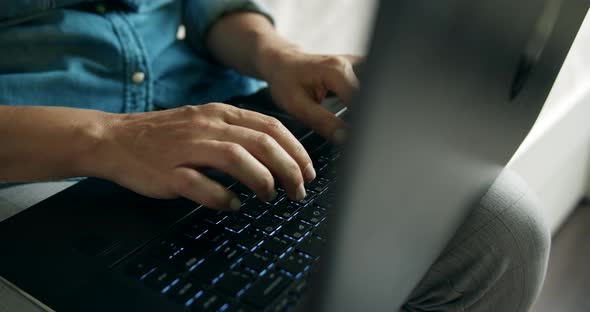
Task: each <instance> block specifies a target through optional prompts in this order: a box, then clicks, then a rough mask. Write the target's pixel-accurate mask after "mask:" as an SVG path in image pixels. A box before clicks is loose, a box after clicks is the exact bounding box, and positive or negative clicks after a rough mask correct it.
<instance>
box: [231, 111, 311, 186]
mask: <svg viewBox="0 0 590 312" xmlns="http://www.w3.org/2000/svg"><path fill="white" fill-rule="evenodd" d="M226 122H228V123H229V124H232V125H235V126H240V127H244V128H250V129H253V130H256V131H258V132H262V133H266V134H268V135H270V136H271V137H272V138H273V139H274V140H275V141H276V142H277V143H278V144H279V145H280V146H281V147H282V148H283V149H284V150H285V151H286V152H287V153H288V154H289V156H291V157H292V158H293V159H294V160H295V162H297V164H298V165H299V168H301V169H302V170H301V172H302V173H303V177H304V178H305V180H306V181H307V182H311V181H312V180H313V179H315V177H316V172H315V169H314V168H313V162H312V161H311V158H310V157H309V154H308V153H307V151H306V150H305V148H304V147H303V145H301V143H300V142H299V140H297V139H296V138H295V136H294V135H293V134H292V133H291V131H289V130H288V129H287V128H286V127H285V126H284V125H283V124H282V123H281V122H280V121H278V120H277V119H276V118H273V117H270V116H267V115H263V114H260V113H257V112H253V111H249V110H244V109H242V110H238V111H234V113H233V114H230V117H228V118H227V119H226Z"/></svg>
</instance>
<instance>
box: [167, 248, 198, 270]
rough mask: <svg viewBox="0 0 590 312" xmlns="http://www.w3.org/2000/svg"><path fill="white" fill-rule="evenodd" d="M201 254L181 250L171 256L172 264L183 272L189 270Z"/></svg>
mask: <svg viewBox="0 0 590 312" xmlns="http://www.w3.org/2000/svg"><path fill="white" fill-rule="evenodd" d="M203 256H204V255H201V254H198V255H194V254H192V253H191V252H189V251H183V252H181V253H180V254H178V255H176V256H175V257H174V258H172V265H173V266H175V267H176V268H178V269H179V270H181V271H183V272H184V271H189V270H191V269H192V268H193V266H195V265H196V264H197V263H199V261H201V259H203Z"/></svg>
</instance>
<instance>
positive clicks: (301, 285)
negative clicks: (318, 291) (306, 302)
mask: <svg viewBox="0 0 590 312" xmlns="http://www.w3.org/2000/svg"><path fill="white" fill-rule="evenodd" d="M306 290H307V280H305V279H301V280H299V281H298V282H297V283H296V284H295V286H293V287H292V288H291V290H289V295H291V296H293V297H300V296H301V295H303V292H305V291H306Z"/></svg>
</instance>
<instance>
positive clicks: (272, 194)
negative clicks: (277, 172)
mask: <svg viewBox="0 0 590 312" xmlns="http://www.w3.org/2000/svg"><path fill="white" fill-rule="evenodd" d="M275 199H277V190H275V189H274V188H273V189H272V191H271V192H270V194H268V200H267V202H271V201H273V200H275Z"/></svg>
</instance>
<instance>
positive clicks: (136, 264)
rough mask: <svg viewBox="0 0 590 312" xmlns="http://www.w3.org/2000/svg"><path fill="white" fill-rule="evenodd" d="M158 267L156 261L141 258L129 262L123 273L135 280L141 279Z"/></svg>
mask: <svg viewBox="0 0 590 312" xmlns="http://www.w3.org/2000/svg"><path fill="white" fill-rule="evenodd" d="M157 266H158V263H157V262H156V260H154V259H152V258H148V257H142V258H140V259H137V260H134V261H131V262H130V263H129V264H128V265H127V267H126V269H125V271H126V272H127V274H129V275H131V276H132V277H134V278H136V279H141V278H143V277H144V276H145V275H146V274H148V273H150V272H151V271H152V270H154V269H155V268H156V267H157Z"/></svg>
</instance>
